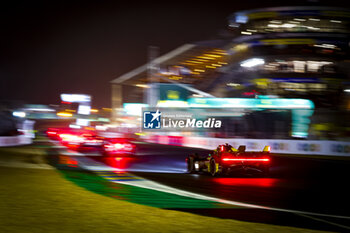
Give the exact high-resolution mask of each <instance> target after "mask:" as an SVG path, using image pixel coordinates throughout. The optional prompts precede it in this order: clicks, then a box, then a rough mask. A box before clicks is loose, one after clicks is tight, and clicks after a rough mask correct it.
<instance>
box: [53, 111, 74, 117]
mask: <svg viewBox="0 0 350 233" xmlns="http://www.w3.org/2000/svg"><path fill="white" fill-rule="evenodd" d="M56 115H57V116H60V117H72V116H73V114H72V113H69V112H58V113H57V114H56Z"/></svg>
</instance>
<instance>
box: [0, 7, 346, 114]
mask: <svg viewBox="0 0 350 233" xmlns="http://www.w3.org/2000/svg"><path fill="white" fill-rule="evenodd" d="M11 2H12V3H11V5H2V6H1V7H0V8H1V9H0V11H1V12H0V13H1V14H0V18H1V23H0V24H1V34H0V36H1V37H0V42H1V43H0V49H1V50H0V75H1V76H0V100H20V101H24V102H25V103H37V104H50V103H51V104H57V103H59V94H60V93H85V94H90V95H92V98H93V103H92V104H93V106H94V107H110V84H109V81H111V80H113V79H114V78H116V77H118V76H120V75H122V74H124V73H126V72H128V71H130V70H132V69H134V68H137V67H138V66H140V65H143V64H145V63H146V62H147V47H148V46H149V45H154V46H159V47H160V53H161V54H164V53H167V52H169V51H171V50H172V49H174V48H176V47H178V46H180V45H182V44H184V43H191V42H194V41H200V40H208V39H214V38H217V35H218V33H219V32H220V31H222V30H224V29H225V27H226V22H227V21H226V20H227V17H228V16H229V15H230V14H231V13H233V12H234V11H238V10H246V9H252V8H259V7H268V6H280V5H313V4H314V5H328V6H331V5H333V6H334V5H335V4H334V3H332V2H334V1H319V2H317V1H291V3H290V2H287V1H251V0H244V1H243V0H242V1H233V0H232V1H227V2H226V1H225V2H224V1H211V2H209V3H206V1H201V3H200V4H198V3H197V4H195V3H194V2H190V1H187V2H184V1H181V2H175V1H164V2H163V3H161V4H159V3H158V4H156V3H150V2H148V3H147V4H146V3H142V4H140V3H138V2H137V1H123V2H122V3H120V2H119V1H69V2H68V1H67V2H65V1H57V0H50V1H43V2H41V1H23V2H20V1H11ZM128 2H130V3H128ZM330 2H331V3H332V4H330ZM336 5H337V6H345V5H346V3H345V2H344V3H342V2H337V1H336Z"/></svg>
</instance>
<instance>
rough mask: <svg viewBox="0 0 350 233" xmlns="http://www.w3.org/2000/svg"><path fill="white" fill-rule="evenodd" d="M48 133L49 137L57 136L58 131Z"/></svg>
mask: <svg viewBox="0 0 350 233" xmlns="http://www.w3.org/2000/svg"><path fill="white" fill-rule="evenodd" d="M46 133H47V135H49V136H56V134H57V131H47V132H46Z"/></svg>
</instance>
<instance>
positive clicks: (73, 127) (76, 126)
mask: <svg viewBox="0 0 350 233" xmlns="http://www.w3.org/2000/svg"><path fill="white" fill-rule="evenodd" d="M69 128H72V129H80V128H81V126H79V125H73V124H70V125H69Z"/></svg>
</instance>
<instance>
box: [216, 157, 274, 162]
mask: <svg viewBox="0 0 350 233" xmlns="http://www.w3.org/2000/svg"><path fill="white" fill-rule="evenodd" d="M221 160H222V161H223V162H242V161H246V162H270V159H269V158H222V159H221Z"/></svg>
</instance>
